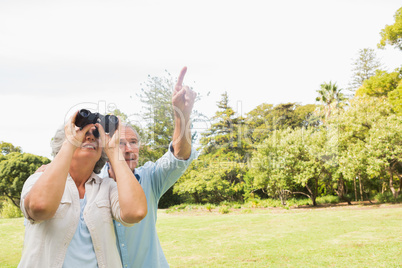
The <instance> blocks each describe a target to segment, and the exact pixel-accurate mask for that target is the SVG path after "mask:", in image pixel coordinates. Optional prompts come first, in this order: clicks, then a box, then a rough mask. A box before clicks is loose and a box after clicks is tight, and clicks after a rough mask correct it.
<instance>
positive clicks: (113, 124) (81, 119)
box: [75, 109, 119, 138]
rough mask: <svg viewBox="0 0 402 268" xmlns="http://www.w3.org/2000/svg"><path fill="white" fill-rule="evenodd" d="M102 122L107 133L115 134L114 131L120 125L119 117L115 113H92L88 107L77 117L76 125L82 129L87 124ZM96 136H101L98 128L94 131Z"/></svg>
mask: <svg viewBox="0 0 402 268" xmlns="http://www.w3.org/2000/svg"><path fill="white" fill-rule="evenodd" d="M96 123H100V124H101V125H102V127H103V129H104V130H105V132H106V133H109V135H110V136H113V133H114V132H115V130H116V129H117V128H118V126H119V119H118V118H117V116H114V115H101V114H100V113H91V112H90V111H88V110H86V109H81V110H80V111H79V112H78V114H77V117H76V118H75V125H76V126H77V127H79V128H80V129H82V128H83V127H85V126H86V125H89V124H96ZM93 135H94V136H95V137H96V138H99V130H98V128H96V129H95V130H94V132H93Z"/></svg>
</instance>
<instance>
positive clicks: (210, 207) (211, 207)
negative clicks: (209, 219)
mask: <svg viewBox="0 0 402 268" xmlns="http://www.w3.org/2000/svg"><path fill="white" fill-rule="evenodd" d="M205 208H206V209H207V210H208V211H209V212H211V211H212V209H214V208H215V205H212V204H210V203H208V204H206V205H205Z"/></svg>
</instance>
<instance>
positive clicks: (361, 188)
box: [358, 174, 364, 201]
mask: <svg viewBox="0 0 402 268" xmlns="http://www.w3.org/2000/svg"><path fill="white" fill-rule="evenodd" d="M358 177H359V190H360V201H364V200H363V182H362V177H361V176H360V174H359V176H358Z"/></svg>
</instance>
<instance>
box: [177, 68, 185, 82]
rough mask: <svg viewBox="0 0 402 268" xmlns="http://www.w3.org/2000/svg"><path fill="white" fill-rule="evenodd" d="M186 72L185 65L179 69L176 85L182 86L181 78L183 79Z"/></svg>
mask: <svg viewBox="0 0 402 268" xmlns="http://www.w3.org/2000/svg"><path fill="white" fill-rule="evenodd" d="M186 72H187V67H186V66H184V67H183V69H181V71H180V74H179V78H178V79H177V84H176V86H182V85H183V80H184V76H185V75H186Z"/></svg>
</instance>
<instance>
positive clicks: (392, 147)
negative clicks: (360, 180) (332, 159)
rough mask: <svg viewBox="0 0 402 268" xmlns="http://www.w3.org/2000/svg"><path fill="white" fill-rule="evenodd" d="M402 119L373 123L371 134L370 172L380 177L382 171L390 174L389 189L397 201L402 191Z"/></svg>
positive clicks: (385, 119)
mask: <svg viewBox="0 0 402 268" xmlns="http://www.w3.org/2000/svg"><path fill="white" fill-rule="evenodd" d="M401 133H402V119H401V118H400V117H399V116H396V115H391V116H389V117H384V118H381V119H379V120H377V121H376V122H374V123H373V127H372V128H371V129H370V132H369V139H368V145H367V147H368V152H369V154H370V156H371V157H370V158H369V165H368V166H369V172H370V173H371V174H373V175H377V176H378V175H380V174H381V170H383V169H384V170H385V171H386V172H387V173H388V174H389V189H390V190H391V192H392V194H393V196H394V198H395V199H397V198H398V196H399V195H400V194H401V191H402V172H401V171H402V135H401Z"/></svg>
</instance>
